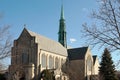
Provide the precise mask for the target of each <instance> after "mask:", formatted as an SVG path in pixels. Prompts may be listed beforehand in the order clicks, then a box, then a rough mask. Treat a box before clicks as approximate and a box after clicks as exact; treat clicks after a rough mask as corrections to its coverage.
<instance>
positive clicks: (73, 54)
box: [68, 47, 88, 60]
mask: <svg viewBox="0 0 120 80" xmlns="http://www.w3.org/2000/svg"><path fill="white" fill-rule="evenodd" d="M87 50H88V47H80V48H73V49H68V58H69V60H80V59H84V58H85V54H86V52H87Z"/></svg>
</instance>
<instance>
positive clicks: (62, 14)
mask: <svg viewBox="0 0 120 80" xmlns="http://www.w3.org/2000/svg"><path fill="white" fill-rule="evenodd" d="M61 19H64V10H63V4H62V6H61Z"/></svg>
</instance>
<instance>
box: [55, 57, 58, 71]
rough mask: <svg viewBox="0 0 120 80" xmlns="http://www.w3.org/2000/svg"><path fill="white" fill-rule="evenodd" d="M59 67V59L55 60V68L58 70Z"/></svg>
mask: <svg viewBox="0 0 120 80" xmlns="http://www.w3.org/2000/svg"><path fill="white" fill-rule="evenodd" d="M58 67H59V60H58V58H55V68H56V69H57V68H58Z"/></svg>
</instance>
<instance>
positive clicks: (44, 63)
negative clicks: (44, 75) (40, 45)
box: [41, 54, 47, 68]
mask: <svg viewBox="0 0 120 80" xmlns="http://www.w3.org/2000/svg"><path fill="white" fill-rule="evenodd" d="M46 65H47V57H46V55H45V54H42V57H41V66H42V67H43V68H46Z"/></svg>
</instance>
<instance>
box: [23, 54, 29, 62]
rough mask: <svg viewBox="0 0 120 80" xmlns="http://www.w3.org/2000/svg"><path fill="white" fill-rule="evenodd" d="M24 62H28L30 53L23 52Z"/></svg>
mask: <svg viewBox="0 0 120 80" xmlns="http://www.w3.org/2000/svg"><path fill="white" fill-rule="evenodd" d="M22 63H23V64H27V63H28V55H27V53H22Z"/></svg>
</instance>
